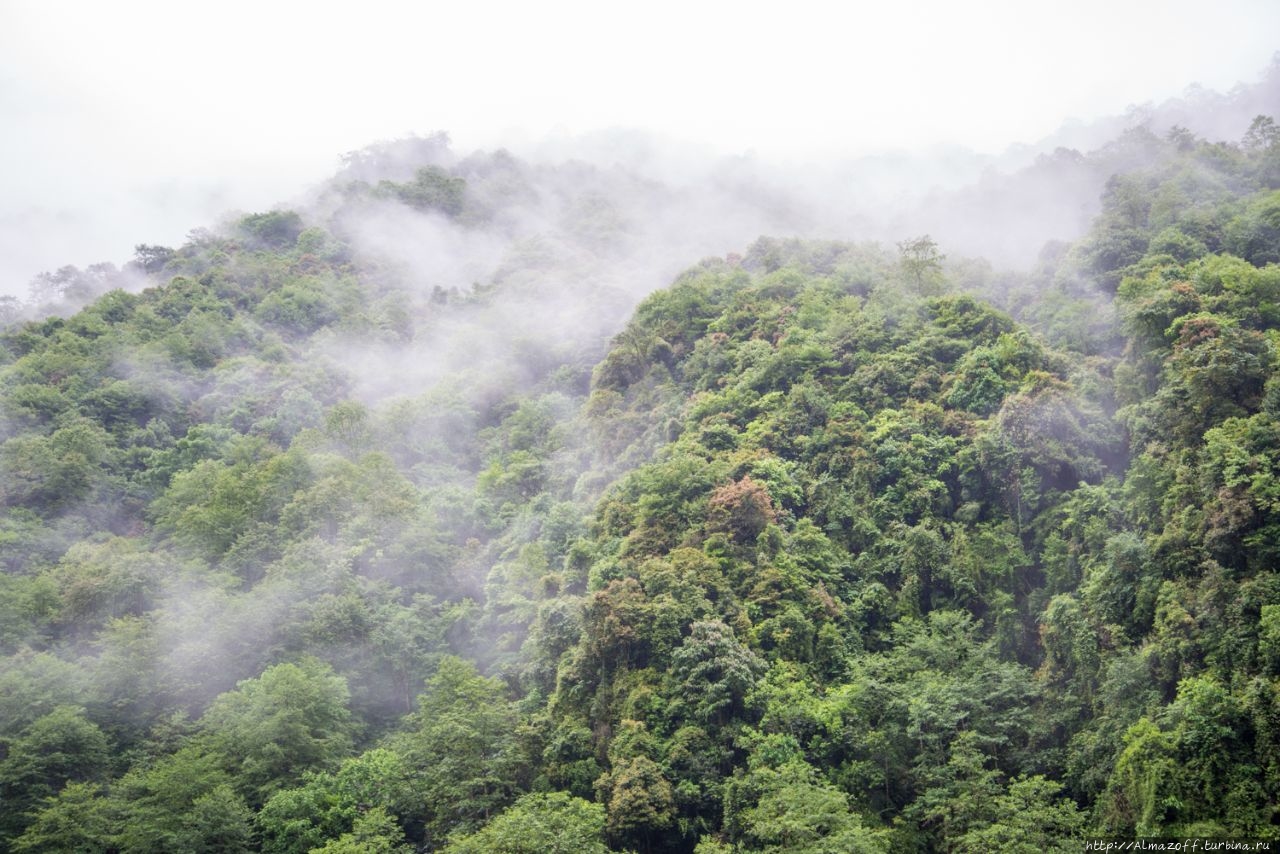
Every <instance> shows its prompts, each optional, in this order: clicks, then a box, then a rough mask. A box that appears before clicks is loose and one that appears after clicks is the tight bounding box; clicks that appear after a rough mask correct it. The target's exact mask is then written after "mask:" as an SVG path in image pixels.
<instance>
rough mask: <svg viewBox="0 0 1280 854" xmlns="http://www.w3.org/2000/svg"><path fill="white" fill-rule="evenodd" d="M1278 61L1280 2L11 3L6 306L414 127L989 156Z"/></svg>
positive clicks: (174, 239)
mask: <svg viewBox="0 0 1280 854" xmlns="http://www.w3.org/2000/svg"><path fill="white" fill-rule="evenodd" d="M1277 49H1280V2H1277V0H1217V2H1214V3H1208V2H1203V0H1198V2H1187V1H1186V0H1159V2H1146V0H1143V2H1125V0H1071V2H1061V0H1059V2H1033V0H1008V2H1003V0H1002V1H1001V2H960V0H927V2H885V3H879V4H875V5H872V4H866V3H858V2H844V3H837V2H795V0H792V2H790V3H788V4H786V5H785V6H784V5H783V4H781V3H777V2H773V3H757V2H744V0H737V2H719V1H718V0H717V2H696V0H684V2H679V3H677V2H666V0H656V1H655V0H649V2H645V3H630V4H627V3H607V2H600V0H593V2H586V1H585V0H583V1H582V2H579V1H578V0H544V2H522V3H515V2H510V3H486V2H475V1H474V0H473V2H467V3H461V2H455V3H448V4H445V3H438V2H437V3H432V2H419V3H395V2H385V1H384V0H361V2H351V3H330V2H324V0H312V1H311V2H279V1H278V0H254V2H240V0H219V2H215V3H200V4H195V3H185V2H178V0H164V2H159V0H157V2H144V0H113V1H112V2H98V0H82V2H69V0H30V1H29V2H23V0H0V129H2V132H0V155H2V156H3V160H2V161H0V162H3V164H4V165H3V167H2V168H0V292H10V293H13V292H19V293H20V292H23V291H24V290H25V284H26V281H27V280H28V279H29V278H30V276H31V275H32V274H34V273H36V272H39V271H40V270H42V269H49V268H53V267H56V266H58V265H60V264H64V263H75V264H80V265H83V264H86V263H90V262H92V261H95V260H109V261H113V262H116V263H121V262H123V261H125V260H127V259H128V257H129V256H130V255H131V250H132V246H133V244H135V243H140V242H155V243H170V244H174V243H179V242H181V241H182V239H183V236H184V235H185V234H186V232H187V231H188V230H189V229H191V228H192V227H195V226H198V225H204V224H208V223H209V222H210V221H211V220H212V219H213V217H215V216H216V214H218V213H219V212H222V211H225V210H228V209H245V210H253V209H261V208H264V207H268V206H270V205H271V204H272V203H273V202H276V201H279V200H283V199H287V198H289V197H290V196H293V195H296V194H297V193H298V192H299V191H300V190H301V189H302V188H304V187H306V186H307V185H309V184H311V183H313V182H315V181H317V180H319V179H321V178H323V177H325V176H327V175H328V174H330V173H331V172H332V171H333V169H334V167H335V166H336V165H337V156H338V155H339V154H341V153H342V152H344V151H349V150H352V149H355V148H359V147H362V146H363V145H366V144H368V143H370V142H373V141H375V140H377V139H384V138H391V137H396V136H401V135H404V134H406V133H409V132H417V133H421V134H427V133H431V132H433V131H436V130H447V131H448V132H449V133H450V134H451V136H452V138H453V140H454V142H455V147H456V148H458V149H460V150H464V151H465V150H469V149H471V148H475V147H482V146H483V147H492V146H495V145H498V144H507V145H512V146H514V147H515V148H516V149H517V150H519V145H520V143H521V142H522V141H531V140H538V139H542V138H545V137H547V136H560V135H568V134H576V133H582V132H588V131H592V130H599V129H604V128H611V127H618V126H622V127H638V128H642V129H646V130H650V131H656V132H658V133H661V134H664V135H667V136H669V137H672V138H676V139H680V140H686V141H690V142H693V143H697V144H701V145H705V146H707V147H708V148H710V149H712V150H715V151H721V152H725V153H743V152H748V151H754V152H757V153H758V154H759V155H760V156H762V157H791V158H795V157H813V156H816V155H824V156H829V155H831V154H833V153H834V154H852V153H860V152H866V151H875V150H884V149H890V148H907V149H920V148H926V147H929V146H932V145H936V144H941V143H953V144H959V145H963V146H967V147H971V148H974V149H976V150H979V151H984V152H993V153H994V152H998V151H1000V150H1002V149H1003V148H1005V147H1006V146H1007V145H1009V144H1010V143H1014V142H1030V141H1034V140H1035V139H1037V138H1039V137H1042V136H1044V135H1046V134H1048V133H1051V132H1052V131H1053V130H1055V129H1056V128H1057V127H1058V126H1059V125H1060V124H1061V123H1062V122H1063V121H1064V120H1065V119H1068V118H1071V117H1076V118H1082V119H1086V118H1092V117H1095V116H1099V115H1104V114H1112V113H1118V112H1122V111H1123V110H1124V108H1125V107H1126V106H1128V105H1130V104H1134V103H1141V102H1144V101H1152V100H1155V101H1160V100H1163V99H1165V98H1168V97H1172V96H1176V95H1178V94H1180V93H1181V92H1182V91H1183V90H1184V89H1185V88H1186V87H1187V86H1188V85H1189V84H1191V83H1199V84H1201V85H1203V86H1204V87H1206V88H1209V89H1216V90H1220V91H1225V90H1228V89H1230V88H1231V87H1232V86H1233V85H1235V84H1236V83H1237V82H1240V81H1249V82H1252V81H1254V80H1256V79H1257V78H1258V76H1259V74H1260V72H1261V71H1262V70H1263V69H1264V68H1265V67H1266V66H1267V64H1268V63H1269V61H1270V58H1271V56H1272V54H1273V53H1274V52H1275V51H1276V50H1277Z"/></svg>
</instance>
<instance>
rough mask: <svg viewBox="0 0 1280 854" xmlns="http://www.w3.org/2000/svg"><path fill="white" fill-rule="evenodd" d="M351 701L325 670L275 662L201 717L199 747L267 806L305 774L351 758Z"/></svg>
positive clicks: (309, 664) (308, 663) (315, 663)
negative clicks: (206, 750) (209, 752)
mask: <svg viewBox="0 0 1280 854" xmlns="http://www.w3.org/2000/svg"><path fill="white" fill-rule="evenodd" d="M348 700H349V694H348V691H347V682H346V680H345V679H343V678H342V677H341V676H337V675H335V674H334V673H333V672H332V670H330V668H329V667H328V666H327V665H324V664H321V663H320V662H318V661H315V660H314V659H307V660H303V661H302V662H300V663H299V664H290V663H286V664H277V665H275V666H273V667H269V668H267V669H266V670H265V671H263V673H262V675H261V676H259V677H258V678H256V679H249V680H246V681H244V682H241V683H240V684H239V685H237V686H236V690H234V691H229V692H227V693H225V694H222V695H221V696H219V697H218V698H217V699H216V700H215V701H214V702H213V705H212V706H210V707H209V710H208V711H207V712H205V714H204V715H203V717H201V718H200V728H201V730H202V733H201V737H200V743H201V744H202V745H204V746H205V748H206V749H208V750H209V751H211V753H212V755H216V756H218V757H219V758H220V760H221V761H222V762H223V763H225V767H226V768H228V769H229V770H231V771H232V772H233V773H234V775H235V781H236V785H237V786H238V787H239V789H240V791H241V792H242V793H243V794H244V795H246V796H247V797H248V798H250V799H251V801H252V802H254V803H258V804H261V803H263V802H264V801H266V799H267V798H268V797H270V795H271V794H272V793H273V792H274V791H276V790H277V789H280V788H282V787H284V786H286V785H288V784H289V783H292V782H293V781H295V780H297V779H298V778H299V777H300V776H301V774H302V773H303V772H304V771H308V770H320V769H324V768H328V767H335V766H337V764H338V763H339V762H340V761H341V760H342V759H343V758H345V757H346V756H347V754H349V753H350V751H351V747H352V737H353V735H354V734H355V723H354V722H353V721H352V719H351V712H350V711H349V710H348V708H347V702H348Z"/></svg>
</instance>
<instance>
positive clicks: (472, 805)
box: [391, 657, 522, 845]
mask: <svg viewBox="0 0 1280 854" xmlns="http://www.w3.org/2000/svg"><path fill="white" fill-rule="evenodd" d="M516 721H517V717H516V713H515V710H514V709H513V708H512V706H511V703H510V702H509V701H508V700H507V698H506V692H505V690H504V689H503V686H502V685H501V684H500V683H499V682H497V681H496V680H493V679H487V678H485V677H483V676H481V675H480V674H479V673H478V672H477V671H476V668H475V666H474V665H472V664H471V663H469V662H466V661H463V660H462V659H459V658H453V657H447V658H444V659H442V660H441V662H440V668H439V670H437V671H436V674H435V675H434V676H433V677H431V679H430V680H428V681H427V687H426V691H425V692H424V693H423V694H422V696H421V697H419V698H418V710H417V711H416V712H415V713H414V714H413V715H412V716H410V718H409V721H408V723H409V726H408V728H407V729H406V731H404V732H403V733H401V734H399V735H397V736H396V737H394V738H393V739H392V740H391V747H392V749H394V750H395V751H396V752H398V753H400V754H401V755H402V756H404V758H405V761H406V763H407V764H408V766H409V767H410V768H411V769H413V772H414V774H415V776H416V781H417V783H416V785H417V786H418V787H419V790H420V792H421V795H420V796H421V803H423V804H424V805H425V814H424V816H423V819H424V823H425V828H426V835H427V840H428V842H429V843H430V844H432V845H439V844H441V843H442V842H443V840H445V839H447V838H448V837H449V836H450V835H451V834H453V833H469V832H472V831H474V830H476V829H478V828H479V827H480V826H481V825H482V824H484V823H485V821H487V820H488V819H489V818H490V817H492V816H493V815H494V814H495V813H497V812H498V811H499V810H501V809H502V808H503V807H504V806H505V805H506V804H508V803H509V802H510V801H511V800H512V798H513V797H514V794H515V791H516V786H517V784H518V783H519V780H520V776H521V770H522V769H521V767H520V761H519V755H518V753H517V750H516V747H517V745H516V740H515V731H516Z"/></svg>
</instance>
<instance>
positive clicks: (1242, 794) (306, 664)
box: [0, 115, 1280, 854]
mask: <svg viewBox="0 0 1280 854" xmlns="http://www.w3.org/2000/svg"><path fill="white" fill-rule="evenodd" d="M1055 169H1062V170H1064V172H1063V174H1065V175H1067V176H1074V177H1079V176H1080V175H1085V174H1090V175H1095V176H1096V177H1097V179H1098V183H1097V190H1098V197H1099V201H1098V204H1099V208H1098V210H1099V212H1098V214H1097V216H1096V217H1095V218H1094V219H1093V220H1092V224H1091V226H1090V227H1089V229H1088V231H1087V233H1085V234H1084V235H1083V237H1081V238H1080V239H1079V240H1076V241H1074V242H1071V243H1066V242H1055V243H1051V244H1049V245H1046V246H1044V247H1043V249H1042V250H1041V251H1040V252H1039V256H1038V260H1037V261H1036V263H1035V264H1034V265H1033V266H1032V267H1031V268H1030V269H1029V270H1027V271H1024V272H1001V271H999V270H997V269H996V268H995V267H993V266H992V265H991V264H990V263H988V262H986V261H983V260H981V259H976V258H970V257H964V256H962V255H961V254H959V253H958V252H956V251H955V250H954V249H953V248H952V247H950V246H948V245H946V244H945V243H940V242H938V241H936V240H935V239H934V238H933V237H931V236H928V235H923V234H917V235H904V236H901V238H900V239H899V240H897V241H893V242H889V243H881V242H862V243H858V242H845V241H835V240H800V239H794V238H788V237H768V236H766V237H761V238H759V239H758V240H755V241H754V242H753V243H751V244H750V245H748V246H744V247H742V250H741V252H739V253H734V254H730V255H728V256H725V257H708V258H704V259H703V260H701V261H699V260H697V258H696V257H691V258H687V259H685V262H684V264H683V266H684V268H685V269H684V272H682V273H680V274H679V275H677V276H676V277H675V278H674V281H670V282H669V285H668V286H667V287H664V288H661V289H660V290H657V291H656V292H653V293H651V294H648V295H647V296H646V295H644V294H645V293H646V292H647V290H648V286H647V285H646V282H651V281H652V277H653V276H655V275H659V274H663V275H665V268H664V266H663V265H664V264H665V263H666V261H665V258H667V257H669V256H663V259H659V258H657V257H656V255H655V251H656V250H655V247H656V246H658V245H660V244H662V243H663V242H664V241H668V240H669V241H674V242H675V245H676V246H678V247H685V246H691V245H694V243H693V242H689V241H691V240H692V238H691V237H690V236H689V235H687V234H683V233H682V230H683V229H684V225H683V223H682V224H679V225H676V226H667V227H655V226H654V225H653V224H652V223H653V222H654V221H655V220H656V218H657V217H658V216H659V212H660V211H661V210H662V209H663V208H664V207H665V206H669V205H676V206H679V205H682V204H685V203H687V202H689V199H688V198H687V197H684V196H681V194H680V192H678V191H677V190H673V189H672V188H670V187H667V186H664V185H662V184H660V183H657V182H652V181H646V180H645V179H644V178H643V177H642V176H640V175H637V174H635V173H631V172H628V171H627V170H625V169H621V168H615V169H602V168H599V167H594V166H591V165H589V164H586V163H582V162H573V163H567V164H563V165H561V166H559V167H555V168H549V167H541V166H534V165H531V164H530V163H527V162H524V161H521V160H520V159H518V158H516V157H514V156H512V155H510V154H508V153H506V152H494V153H478V154H474V155H470V156H467V157H461V158H460V157H457V156H456V155H454V154H453V153H452V152H451V151H450V150H449V148H448V144H447V140H445V139H444V138H442V137H432V138H425V139H423V138H417V139H410V140H404V141H400V142H397V143H387V144H380V145H376V146H372V147H370V148H368V149H365V150H363V151H360V152H355V153H353V154H352V155H350V156H348V158H347V159H346V162H345V164H344V168H343V169H342V171H341V172H340V173H339V174H338V175H337V176H335V178H334V179H333V180H332V181H331V182H330V183H329V184H327V185H326V187H325V188H324V189H323V190H322V191H321V192H320V193H319V194H318V195H317V197H316V198H315V199H314V200H313V201H312V203H310V204H308V205H305V206H300V207H299V208H298V209H296V210H294V209H280V210H273V211H267V212H261V213H256V214H250V215H246V216H243V217H240V218H239V219H237V220H235V221H234V222H231V223H229V224H228V225H227V226H226V227H224V228H220V229H216V230H199V231H196V232H193V233H192V234H191V236H190V239H189V240H188V242H187V243H185V244H184V245H182V246H179V247H176V248H170V247H164V246H151V245H140V246H139V247H138V250H137V255H136V257H135V259H134V260H133V261H132V262H131V263H130V264H129V265H127V267H126V269H124V270H118V269H116V268H114V267H112V266H110V265H97V266H95V267H91V268H89V269H87V270H79V269H76V268H74V267H68V268H63V269H60V270H58V271H57V272H54V273H49V274H45V275H43V276H41V277H39V279H38V281H37V283H36V292H35V298H36V299H35V302H38V303H40V304H43V305H44V306H45V308H44V309H43V310H42V311H39V312H37V314H38V317H37V318H36V319H23V318H22V317H20V316H19V315H20V313H21V312H22V311H28V310H30V309H29V307H22V306H17V305H9V306H8V308H9V310H10V311H11V312H12V316H11V317H10V318H9V322H8V323H7V324H6V325H5V327H4V329H3V331H2V332H0V439H2V443H0V511H2V512H0V563H2V565H3V569H4V572H3V573H0V655H2V656H3V659H2V661H3V664H0V847H3V848H5V849H6V850H11V851H15V852H42V851H83V852H155V851H208V852H213V851H228V852H230V851H263V852H278V854H284V852H298V854H305V852H325V854H336V852H356V851H360V852H396V851H410V850H421V851H428V850H430V851H447V852H454V854H458V852H482V851H484V852H490V851H498V852H533V851H537V852H548V851H552V852H558V851H563V852H591V851H598V852H604V851H610V850H615V851H628V850H629V851H636V852H649V851H689V852H693V851H696V852H698V854H716V852H766V851H767V852H836V851H839V852H849V851H856V852H888V851H895V852H898V851H918V852H981V851H994V850H1001V851H1026V852H1031V851H1035V852H1056V851H1075V850H1079V844H1078V840H1079V839H1081V838H1083V837H1084V836H1085V835H1107V836H1118V837H1127V838H1131V837H1134V836H1157V835H1171V836H1177V837H1179V838H1181V837H1184V836H1194V835H1199V836H1233V837H1250V838H1265V839H1276V838H1280V574H1278V573H1277V572H1276V568H1275V567H1276V559H1277V557H1278V556H1280V372H1277V366H1278V365H1280V362H1278V359H1280V349H1278V348H1280V128H1278V127H1277V125H1276V123H1275V121H1274V120H1273V119H1272V118H1271V117H1269V116H1265V115H1264V116H1259V117H1258V118H1256V119H1255V120H1253V121H1252V123H1251V124H1249V125H1248V126H1247V127H1245V128H1241V129H1240V136H1239V137H1238V138H1236V139H1234V140H1230V141H1222V140H1219V139H1210V138H1202V137H1200V136H1197V135H1196V134H1195V133H1193V132H1192V131H1190V130H1188V129H1186V128H1185V127H1182V126H1179V127H1174V128H1172V129H1167V130H1164V131H1162V132H1160V133H1156V132H1154V131H1153V130H1152V129H1150V128H1145V127H1137V128H1135V129H1131V130H1129V131H1127V132H1125V133H1124V134H1123V135H1121V136H1120V137H1119V138H1117V139H1116V140H1114V141H1113V142H1112V143H1110V144H1109V145H1108V146H1105V147H1104V148H1102V149H1099V150H1098V151H1096V152H1092V153H1089V154H1087V155H1086V154H1081V153H1079V152H1073V151H1066V150H1062V151H1060V153H1059V154H1057V155H1055V156H1054V157H1053V158H1047V159H1042V160H1041V161H1039V162H1038V163H1037V164H1036V165H1034V166H1033V167H1031V169H1030V171H1029V172H1027V173H1025V174H1024V180H1025V181H1027V182H1029V183H1024V184H1018V183H1016V182H1014V183H1011V184H1009V185H1007V186H1004V187H1003V189H1001V191H1000V193H998V194H997V196H998V197H999V198H1002V199H1003V198H1007V193H1008V192H1010V187H1017V186H1028V187H1031V186H1043V180H1042V179H1043V178H1044V175H1045V174H1046V172H1051V171H1053V170H1055ZM1028 176H1029V177H1028ZM752 198H753V201H752V204H755V203H756V202H759V201H760V197H759V196H755V197H752ZM956 198H959V199H961V200H962V201H961V202H956V204H961V203H962V202H963V199H966V198H969V199H971V198H972V197H970V196H964V195H961V196H958V197H956ZM767 208H768V205H766V204H761V205H759V207H758V208H757V210H758V211H765V210H766V209H767ZM1010 215H1011V216H1016V215H1017V213H1016V211H1015V212H1013V213H1011V214H1010ZM761 216H762V217H763V220H762V221H764V220H767V216H765V215H764V214H761ZM994 221H995V222H999V221H1000V220H999V219H998V217H997V218H996V219H995V220H994ZM1038 248H1039V247H1037V249H1038ZM459 277H472V278H471V281H472V282H473V283H474V284H473V285H472V286H470V287H467V288H458V287H454V286H451V285H450V286H446V284H442V283H449V282H456V281H458V280H459ZM641 297H643V298H641Z"/></svg>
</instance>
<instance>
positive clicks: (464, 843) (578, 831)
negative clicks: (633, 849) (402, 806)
mask: <svg viewBox="0 0 1280 854" xmlns="http://www.w3.org/2000/svg"><path fill="white" fill-rule="evenodd" d="M604 825H605V814H604V807H602V806H601V805H600V804H593V803H590V802H588V801H584V800H583V799H581V798H575V797H571V796H570V795H566V794H564V793H563V792H551V793H548V794H542V793H534V794H529V795H525V796H524V797H522V798H520V799H519V800H518V801H516V802H515V803H514V804H512V805H511V807H509V808H508V809H506V810H504V811H503V812H501V813H499V814H498V815H497V816H495V817H494V818H493V819H492V820H491V821H489V823H488V824H486V825H485V826H484V827H483V828H481V829H480V830H479V831H477V832H476V833H473V834H471V835H470V836H463V837H459V838H457V839H454V840H452V841H450V843H449V844H448V845H447V846H445V848H444V849H443V851H444V852H445V854H579V852H581V854H605V852H606V851H608V850H609V849H608V848H607V847H606V846H605V844H604V841H603V839H604Z"/></svg>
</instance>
